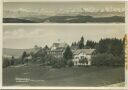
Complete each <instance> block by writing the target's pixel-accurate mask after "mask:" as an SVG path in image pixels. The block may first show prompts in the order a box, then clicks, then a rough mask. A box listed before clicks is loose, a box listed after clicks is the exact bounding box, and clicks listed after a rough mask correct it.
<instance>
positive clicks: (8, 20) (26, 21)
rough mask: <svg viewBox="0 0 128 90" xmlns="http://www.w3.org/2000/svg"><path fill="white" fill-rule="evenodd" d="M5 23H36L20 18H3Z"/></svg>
mask: <svg viewBox="0 0 128 90" xmlns="http://www.w3.org/2000/svg"><path fill="white" fill-rule="evenodd" d="M3 23H34V21H32V20H27V19H19V18H3Z"/></svg>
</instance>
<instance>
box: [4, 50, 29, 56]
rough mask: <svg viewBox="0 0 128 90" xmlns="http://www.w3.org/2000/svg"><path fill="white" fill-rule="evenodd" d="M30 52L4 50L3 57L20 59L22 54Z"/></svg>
mask: <svg viewBox="0 0 128 90" xmlns="http://www.w3.org/2000/svg"><path fill="white" fill-rule="evenodd" d="M24 51H26V52H30V51H31V49H10V48H3V56H14V57H19V56H21V55H22V53H23V52H24Z"/></svg>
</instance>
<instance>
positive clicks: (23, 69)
mask: <svg viewBox="0 0 128 90" xmlns="http://www.w3.org/2000/svg"><path fill="white" fill-rule="evenodd" d="M16 78H23V79H24V78H25V79H27V80H26V81H23V82H17V80H16ZM120 82H124V67H95V66H91V67H71V68H69V67H67V68H61V69H55V68H50V67H43V66H39V65H28V66H12V67H8V68H4V69H3V85H4V86H5V85H6V86H14V85H17V86H21V85H23V86H88V87H89V86H106V85H111V84H116V83H120Z"/></svg>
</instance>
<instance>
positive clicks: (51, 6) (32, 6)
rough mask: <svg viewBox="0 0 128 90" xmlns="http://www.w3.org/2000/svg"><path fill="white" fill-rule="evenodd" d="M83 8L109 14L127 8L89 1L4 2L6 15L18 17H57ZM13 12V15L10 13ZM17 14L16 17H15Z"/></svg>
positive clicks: (111, 3)
mask: <svg viewBox="0 0 128 90" xmlns="http://www.w3.org/2000/svg"><path fill="white" fill-rule="evenodd" d="M82 8H83V9H84V10H85V11H86V12H97V11H101V12H104V11H105V12H108V11H111V12H113V11H116V12H122V11H124V8H125V3H124V2H121V1H120V2H114V1H113V2H103V1H99V2H95V1H93V2H89V1H86V2H85V1H74V2H69V1H68V2H66V1H65V2H64V1H63V2H53V1H51V2H47V1H45V2H4V11H6V12H4V15H11V14H13V15H14V16H18V15H19V14H20V12H22V13H29V12H32V13H36V14H46V15H55V14H58V13H66V12H80V11H81V10H82ZM10 12H11V13H10ZM32 13H30V14H32ZM15 14H16V15H15Z"/></svg>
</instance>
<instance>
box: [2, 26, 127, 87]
mask: <svg viewBox="0 0 128 90" xmlns="http://www.w3.org/2000/svg"><path fill="white" fill-rule="evenodd" d="M124 26H125V25H124V24H97V25H92V24H91V25H90V24H86V25H77V24H76V25H64V24H63V25H62V24H60V25H53V24H51V25H46V24H45V25H4V26H3V54H2V59H3V60H2V62H3V63H2V64H3V65H2V70H3V73H2V85H3V86H41V87H43V86H47V87H50V86H56V87H65V86H66V87H124V86H125V56H124V55H125V52H124V50H125V48H124V45H125V38H124V36H125V27H124Z"/></svg>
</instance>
